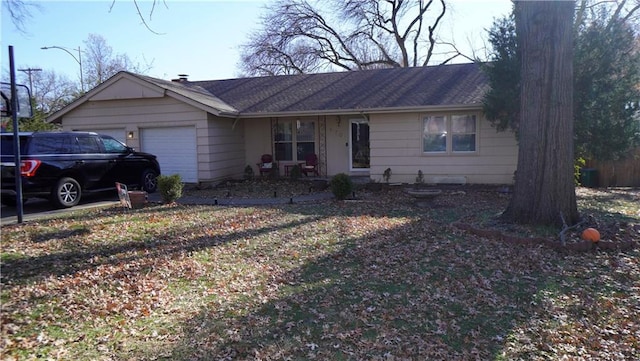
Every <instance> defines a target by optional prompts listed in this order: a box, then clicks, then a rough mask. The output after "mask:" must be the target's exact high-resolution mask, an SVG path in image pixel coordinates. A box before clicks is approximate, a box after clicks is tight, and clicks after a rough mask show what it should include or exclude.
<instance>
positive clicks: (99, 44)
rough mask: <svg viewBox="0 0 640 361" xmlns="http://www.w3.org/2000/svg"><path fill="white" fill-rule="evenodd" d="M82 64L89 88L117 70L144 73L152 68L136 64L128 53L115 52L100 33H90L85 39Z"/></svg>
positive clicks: (147, 65)
mask: <svg viewBox="0 0 640 361" xmlns="http://www.w3.org/2000/svg"><path fill="white" fill-rule="evenodd" d="M82 53H83V57H82V64H83V71H84V78H85V85H88V87H87V88H88V89H91V88H93V87H94V86H96V85H98V84H100V83H102V82H103V81H105V80H107V79H108V78H110V77H111V76H113V75H115V74H116V73H117V72H119V71H122V70H126V71H132V72H136V73H144V72H146V71H147V70H149V69H150V68H151V65H149V64H146V65H144V66H141V65H140V64H135V63H133V62H132V61H131V59H129V56H127V55H126V54H114V52H113V48H111V46H109V44H108V43H107V40H106V39H105V38H104V37H102V36H101V35H98V34H89V36H88V38H87V40H85V41H84V49H83V51H82Z"/></svg>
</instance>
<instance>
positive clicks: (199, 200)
mask: <svg viewBox="0 0 640 361" xmlns="http://www.w3.org/2000/svg"><path fill="white" fill-rule="evenodd" d="M332 198H333V193H331V192H317V193H311V194H305V195H301V196H296V197H289V198H285V197H277V198H220V199H218V198H203V197H190V196H183V197H180V198H179V199H178V201H177V203H180V204H193V205H220V206H260V205H270V204H298V203H314V202H320V201H324V200H328V199H332ZM147 200H148V201H149V202H162V198H161V197H160V194H159V193H158V192H156V193H151V194H149V195H148V197H147Z"/></svg>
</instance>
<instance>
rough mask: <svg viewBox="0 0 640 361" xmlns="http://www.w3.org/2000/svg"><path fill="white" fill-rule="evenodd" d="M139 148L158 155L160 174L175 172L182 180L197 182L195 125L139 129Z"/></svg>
mask: <svg viewBox="0 0 640 361" xmlns="http://www.w3.org/2000/svg"><path fill="white" fill-rule="evenodd" d="M140 149H141V150H142V151H143V152H147V153H151V154H154V155H156V156H157V157H158V162H160V171H161V172H162V174H164V175H171V174H176V173H177V174H180V177H182V181H183V182H187V183H196V182H198V159H197V153H196V128H195V127H167V128H145V129H141V130H140Z"/></svg>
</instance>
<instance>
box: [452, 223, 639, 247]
mask: <svg viewBox="0 0 640 361" xmlns="http://www.w3.org/2000/svg"><path fill="white" fill-rule="evenodd" d="M451 225H452V226H454V227H456V228H458V229H461V230H464V231H466V232H469V233H472V234H474V235H476V236H480V237H484V238H489V239H495V240H499V241H502V242H505V243H512V244H525V245H543V246H545V247H549V248H553V249H560V250H562V249H565V250H569V251H591V250H620V251H624V250H629V249H632V248H635V247H637V246H638V242H637V241H633V240H623V241H618V242H614V241H610V240H601V241H599V242H596V243H594V242H591V241H585V240H580V241H578V242H569V243H567V244H566V245H564V246H563V245H562V244H560V242H559V241H556V240H552V239H548V238H541V237H518V236H511V235H507V234H504V233H502V232H500V231H498V230H490V229H482V228H475V227H474V226H472V225H470V224H467V223H460V222H454V223H452V224H451Z"/></svg>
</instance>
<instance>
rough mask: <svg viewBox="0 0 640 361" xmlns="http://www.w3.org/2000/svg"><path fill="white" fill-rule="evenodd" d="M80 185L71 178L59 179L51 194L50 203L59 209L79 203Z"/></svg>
mask: <svg viewBox="0 0 640 361" xmlns="http://www.w3.org/2000/svg"><path fill="white" fill-rule="evenodd" d="M81 195H82V191H81V190H80V184H78V182H77V181H76V180H75V179H73V178H61V179H60V180H59V181H58V183H57V184H56V185H55V187H54V188H53V192H51V202H52V203H53V204H54V205H55V206H57V207H59V208H69V207H73V206H75V205H77V204H78V202H80V196H81Z"/></svg>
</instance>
